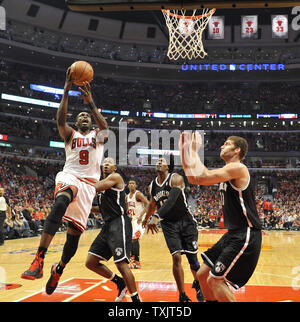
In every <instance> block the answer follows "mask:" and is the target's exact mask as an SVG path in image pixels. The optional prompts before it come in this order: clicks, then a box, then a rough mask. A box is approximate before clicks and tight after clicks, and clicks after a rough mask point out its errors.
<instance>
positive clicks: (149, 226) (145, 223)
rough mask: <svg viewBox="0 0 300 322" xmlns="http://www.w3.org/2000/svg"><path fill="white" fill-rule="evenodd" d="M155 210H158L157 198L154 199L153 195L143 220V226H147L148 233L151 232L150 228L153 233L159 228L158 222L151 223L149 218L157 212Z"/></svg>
mask: <svg viewBox="0 0 300 322" xmlns="http://www.w3.org/2000/svg"><path fill="white" fill-rule="evenodd" d="M155 210H156V204H155V200H154V199H153V197H151V199H150V202H149V203H148V205H147V209H146V216H145V219H144V220H143V223H142V226H143V227H146V226H147V233H148V232H149V230H150V231H151V232H152V234H153V233H157V232H158V228H157V225H156V224H151V223H149V224H148V221H149V218H150V217H151V216H152V215H153V214H154V213H155Z"/></svg>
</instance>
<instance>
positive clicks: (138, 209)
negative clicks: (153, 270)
mask: <svg viewBox="0 0 300 322" xmlns="http://www.w3.org/2000/svg"><path fill="white" fill-rule="evenodd" d="M128 188H129V194H128V195H126V206H127V212H128V214H129V216H130V217H131V223H132V248H131V258H132V262H131V263H130V265H129V267H130V268H135V269H139V268H141V263H140V243H139V239H140V238H141V237H142V236H143V234H144V232H145V228H143V226H142V221H143V219H144V215H145V212H146V207H147V205H148V200H147V198H146V197H145V196H144V195H143V193H141V192H140V191H138V190H136V182H135V181H134V180H130V181H129V182H128Z"/></svg>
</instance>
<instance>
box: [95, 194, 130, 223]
mask: <svg viewBox="0 0 300 322" xmlns="http://www.w3.org/2000/svg"><path fill="white" fill-rule="evenodd" d="M98 205H99V209H100V213H101V215H102V218H103V220H104V221H105V222H107V221H111V220H113V219H115V218H117V217H120V216H123V215H127V214H126V204H125V189H123V190H120V189H116V188H110V189H107V190H105V191H101V192H99V193H98Z"/></svg>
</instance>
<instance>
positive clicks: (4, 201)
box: [0, 188, 11, 246]
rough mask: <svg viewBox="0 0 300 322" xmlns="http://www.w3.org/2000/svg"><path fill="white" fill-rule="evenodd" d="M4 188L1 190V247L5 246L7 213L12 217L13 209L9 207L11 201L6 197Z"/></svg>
mask: <svg viewBox="0 0 300 322" xmlns="http://www.w3.org/2000/svg"><path fill="white" fill-rule="evenodd" d="M4 192H5V190H4V188H0V246H2V245H4V233H3V224H4V221H5V219H6V212H7V211H8V213H9V215H10V216H11V208H10V205H9V200H8V198H7V197H6V196H4Z"/></svg>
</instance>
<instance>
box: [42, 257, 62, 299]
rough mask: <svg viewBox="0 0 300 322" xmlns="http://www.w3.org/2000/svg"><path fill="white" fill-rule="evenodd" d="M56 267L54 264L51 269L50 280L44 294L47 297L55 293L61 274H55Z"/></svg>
mask: <svg viewBox="0 0 300 322" xmlns="http://www.w3.org/2000/svg"><path fill="white" fill-rule="evenodd" d="M57 265H58V264H56V263H55V264H53V265H52V267H51V275H50V278H49V280H48V282H47V284H46V293H47V294H48V295H51V294H52V293H53V292H54V291H55V289H56V287H57V284H58V281H59V279H60V277H61V275H62V274H59V273H57V271H56V267H57Z"/></svg>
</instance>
